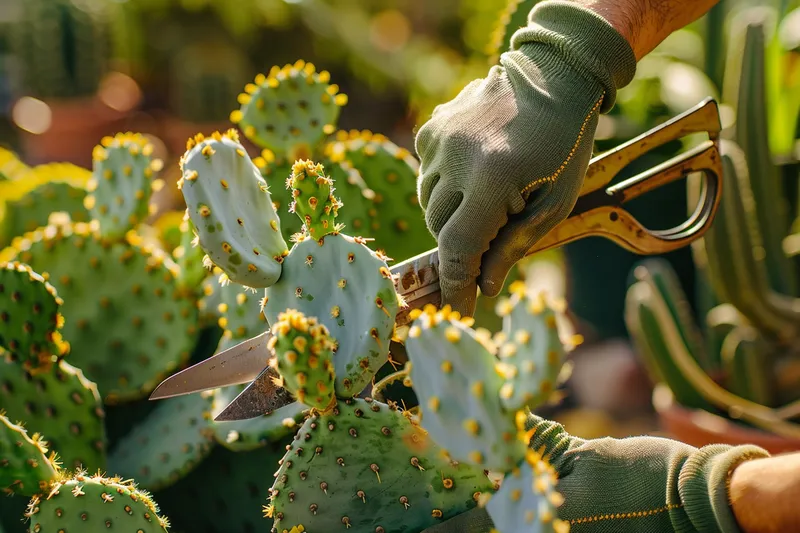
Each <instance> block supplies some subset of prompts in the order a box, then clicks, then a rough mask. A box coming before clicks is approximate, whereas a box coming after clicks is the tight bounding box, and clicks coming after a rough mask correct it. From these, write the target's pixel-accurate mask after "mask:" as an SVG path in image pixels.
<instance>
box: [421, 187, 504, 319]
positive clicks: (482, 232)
mask: <svg viewBox="0 0 800 533" xmlns="http://www.w3.org/2000/svg"><path fill="white" fill-rule="evenodd" d="M488 200H489V199H488V198H487V197H485V196H484V195H479V194H475V193H473V194H471V195H470V196H467V197H464V198H463V199H462V201H461V202H460V204H459V205H458V207H457V209H456V210H455V211H454V212H453V213H452V215H451V216H450V217H449V218H448V219H447V221H446V223H445V224H444V225H443V226H442V227H441V230H440V231H439V234H438V238H437V241H438V244H439V285H440V287H441V291H442V305H447V304H450V305H451V306H452V308H453V310H454V311H458V312H459V313H461V315H462V316H472V315H473V314H474V313H475V301H476V299H477V295H478V291H477V288H478V285H477V279H478V275H479V274H480V269H481V257H482V256H483V254H484V252H486V250H487V249H489V242H490V241H491V240H492V238H493V237H494V236H495V234H496V233H497V231H498V230H499V229H500V227H502V225H503V224H505V222H506V220H507V211H506V206H505V205H493V204H492V202H490V201H488Z"/></svg>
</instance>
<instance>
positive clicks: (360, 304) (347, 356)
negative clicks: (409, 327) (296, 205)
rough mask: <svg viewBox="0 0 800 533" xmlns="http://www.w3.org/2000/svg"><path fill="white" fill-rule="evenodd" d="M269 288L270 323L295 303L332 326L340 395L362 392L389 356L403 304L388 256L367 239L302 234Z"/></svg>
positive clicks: (266, 310)
mask: <svg viewBox="0 0 800 533" xmlns="http://www.w3.org/2000/svg"><path fill="white" fill-rule="evenodd" d="M266 292H267V295H266V297H265V299H264V315H265V316H266V317H267V322H269V323H270V324H273V323H275V322H277V320H278V315H279V314H280V313H282V312H284V311H285V310H286V309H297V310H298V311H300V312H302V313H303V314H305V315H307V316H314V317H317V319H318V320H319V322H320V323H321V324H324V325H325V326H326V327H327V328H328V330H329V331H330V334H331V336H332V337H333V338H334V339H335V342H336V350H335V355H334V358H333V362H334V366H335V375H336V394H337V396H343V397H347V396H354V395H356V394H358V393H359V392H361V391H362V390H363V389H364V387H365V386H366V385H367V384H368V383H369V382H370V380H371V379H372V376H373V375H374V374H375V372H377V370H378V369H379V368H380V367H381V366H382V365H383V364H384V363H385V362H386V361H387V359H388V354H389V342H390V340H391V339H392V334H393V332H394V320H395V316H396V314H397V310H398V309H399V305H400V304H399V302H398V296H397V293H396V292H395V288H394V282H393V281H392V277H391V273H390V271H389V268H388V266H387V265H386V262H385V261H384V260H383V259H382V258H381V257H380V256H379V255H378V254H377V253H375V252H373V251H372V250H370V249H369V248H368V247H367V246H366V244H365V241H364V240H363V239H360V238H353V237H349V236H347V235H343V234H336V235H328V236H326V237H325V238H324V240H322V241H321V242H317V241H315V240H313V239H309V238H305V239H303V238H300V239H299V242H297V243H296V244H295V245H294V246H293V247H292V250H291V252H290V253H289V255H288V257H286V260H285V261H284V264H283V274H282V276H281V278H280V279H279V280H278V282H277V283H276V284H275V285H273V286H272V287H269V288H268V289H267V291H266Z"/></svg>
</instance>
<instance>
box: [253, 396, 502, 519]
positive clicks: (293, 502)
mask: <svg viewBox="0 0 800 533" xmlns="http://www.w3.org/2000/svg"><path fill="white" fill-rule="evenodd" d="M493 490H494V487H493V484H492V482H491V481H490V480H489V478H488V477H487V476H486V475H485V474H484V472H483V470H482V469H479V468H475V467H472V466H470V465H466V464H456V463H453V462H451V461H449V460H447V459H445V458H444V457H443V456H442V454H441V449H440V448H439V447H438V446H436V444H434V442H433V441H431V440H430V438H428V436H427V435H426V433H425V431H424V430H422V429H421V428H420V427H419V426H418V425H417V424H416V423H415V422H414V421H413V419H412V418H411V417H410V415H409V413H407V412H405V413H404V412H400V411H398V410H397V409H396V408H395V407H391V406H389V405H386V404H383V403H380V402H377V401H374V400H371V399H360V398H355V399H349V400H344V401H340V402H339V403H338V405H337V406H336V407H335V408H334V409H333V410H332V411H331V413H330V414H327V415H322V416H312V417H310V418H308V419H307V420H306V422H305V423H304V424H303V427H302V428H300V431H299V432H298V434H297V437H296V438H295V440H294V442H293V443H292V446H291V447H290V448H289V449H288V451H287V452H286V455H285V456H284V457H283V459H282V462H281V467H280V469H279V470H278V472H277V478H276V481H275V484H274V485H273V487H272V490H271V496H270V498H271V500H272V502H271V505H270V506H269V507H268V508H267V515H268V516H270V517H272V519H273V520H274V528H275V529H276V530H277V531H287V530H290V529H291V528H292V527H294V526H303V527H304V528H305V530H306V531H365V532H366V531H369V532H373V531H381V532H383V533H395V532H396V533H400V532H404V531H421V530H423V529H425V528H427V527H430V526H433V525H435V524H437V523H440V522H442V521H444V520H447V519H449V518H451V517H453V516H455V515H457V514H460V513H462V512H465V511H467V510H469V509H470V508H472V507H475V506H476V505H477V499H478V498H479V496H480V494H481V493H483V492H491V491H493Z"/></svg>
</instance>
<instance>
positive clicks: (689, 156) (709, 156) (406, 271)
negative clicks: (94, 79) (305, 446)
mask: <svg viewBox="0 0 800 533" xmlns="http://www.w3.org/2000/svg"><path fill="white" fill-rule="evenodd" d="M720 130H721V127H720V121H719V110H718V107H717V103H716V102H715V101H714V100H713V99H711V98H708V99H705V100H703V101H702V102H701V103H699V104H698V105H697V106H695V107H693V108H692V109H689V110H688V111H686V112H684V113H682V114H680V115H678V116H676V117H675V118H673V119H671V120H669V121H667V122H665V123H664V124H662V125H660V126H658V127H656V128H653V129H652V130H650V131H648V132H645V133H644V134H642V135H640V136H638V137H636V138H634V139H631V140H630V141H628V142H626V143H624V144H622V145H620V146H618V147H617V148H614V149H613V150H610V151H609V152H606V153H604V154H601V155H599V156H597V157H595V158H593V159H592V160H591V161H590V163H589V168H588V170H587V173H586V178H585V180H584V184H583V187H582V188H581V191H580V194H579V197H578V200H577V201H576V203H575V206H574V207H573V209H572V212H571V213H570V215H569V216H568V217H567V218H566V219H565V220H564V221H562V222H561V223H560V224H559V225H558V226H556V227H555V228H554V229H553V230H552V231H550V233H548V234H547V235H546V236H545V237H544V238H543V239H541V240H540V241H539V242H537V243H536V244H535V245H534V246H533V247H532V248H531V249H530V250H528V252H527V254H526V255H531V254H534V253H536V252H540V251H544V250H547V249H550V248H556V247H558V246H562V245H564V244H567V243H569V242H573V241H576V240H578V239H582V238H585V237H589V236H602V237H605V238H608V239H610V240H612V241H613V242H615V243H617V244H618V245H619V246H622V247H623V248H625V249H627V250H630V251H632V252H634V253H637V254H640V255H653V254H660V253H664V252H668V251H671V250H675V249H678V248H681V247H683V246H686V245H688V244H689V243H691V242H693V241H694V240H696V239H698V238H700V237H702V235H703V234H704V233H705V231H706V230H707V229H708V227H709V226H710V225H711V222H712V221H713V219H714V216H715V214H716V211H717V207H718V205H719V201H720V197H721V194H722V168H721V163H720V157H719V152H718V146H717V139H718V137H719V133H720ZM695 133H707V134H708V137H709V139H708V140H707V141H704V142H702V143H700V144H699V145H697V146H695V147H694V148H692V149H690V150H688V151H687V152H685V153H683V154H680V155H678V156H676V157H674V158H673V159H671V160H669V161H667V162H665V163H663V164H661V165H658V166H656V167H654V168H652V169H650V170H648V171H646V172H643V173H642V174H639V175H637V176H634V177H632V178H630V179H628V180H625V181H623V182H622V183H619V184H617V185H611V186H609V185H610V183H611V181H612V180H613V179H614V177H616V176H617V175H618V174H619V173H620V171H621V170H622V169H623V168H625V167H626V166H627V165H628V164H629V163H631V162H632V161H634V160H635V159H636V158H638V157H640V156H641V155H643V154H644V153H646V152H648V151H650V150H652V149H653V148H656V147H658V146H661V145H663V144H665V143H667V142H670V141H673V140H677V139H680V138H682V137H684V136H686V135H689V134H695ZM694 173H702V174H703V176H704V185H705V187H704V192H703V194H702V195H701V197H700V200H699V204H698V207H697V208H696V209H695V212H694V213H693V214H692V215H691V216H690V217H689V218H688V220H687V221H686V222H684V223H683V224H681V225H679V226H676V227H675V228H671V229H669V230H664V231H653V230H649V229H647V228H645V227H644V226H643V225H642V224H641V223H639V221H637V220H636V219H635V218H634V217H633V216H632V215H631V214H630V213H628V212H627V211H626V210H625V209H623V207H622V205H623V204H624V203H625V202H627V201H629V200H631V199H633V198H636V197H638V196H641V195H643V194H645V193H646V192H649V191H652V190H654V189H657V188H659V187H661V186H663V185H665V184H667V183H670V182H673V181H676V180H678V179H682V178H685V177H687V176H688V175H690V174H694ZM518 216H525V212H523V213H521V214H520V215H518ZM438 264H439V258H438V252H437V249H433V250H430V251H428V252H425V253H423V254H420V255H418V256H416V257H413V258H411V259H408V260H406V261H404V262H402V263H400V264H398V265H395V266H394V267H393V268H392V269H391V271H392V274H394V275H395V276H396V278H397V282H396V288H397V292H398V293H399V294H400V295H402V296H403V297H404V299H405V300H406V302H407V303H408V307H407V308H406V309H403V310H402V311H401V312H400V313H398V315H397V319H396V323H397V326H398V327H402V326H404V325H406V324H407V323H408V322H409V320H408V314H409V313H410V312H411V310H412V309H419V308H422V307H423V306H425V305H426V304H429V303H430V304H433V305H436V306H438V305H439V304H440V292H439V276H438ZM268 339H269V332H265V333H262V334H261V335H259V336H258V337H254V338H252V339H249V340H247V341H244V342H243V343H241V344H238V345H236V346H234V347H232V348H229V349H227V350H225V351H223V352H220V353H218V354H216V355H214V356H212V357H210V358H209V359H207V360H205V361H202V362H200V363H197V364H195V365H194V366H191V367H189V368H187V369H185V370H183V371H181V372H178V373H177V374H175V375H173V376H171V377H169V378H167V379H166V380H164V381H163V382H162V383H161V384H160V385H159V386H158V387H157V388H156V390H155V391H153V394H152V395H151V396H150V399H160V398H169V397H171V396H178V395H182V394H191V393H193V392H200V391H203V390H208V389H214V388H219V387H226V386H229V385H236V384H241V383H247V382H249V381H252V383H251V384H250V386H248V387H247V388H246V389H245V390H244V391H242V393H240V394H239V396H237V397H236V398H235V399H234V400H233V402H231V403H230V405H228V407H226V408H225V410H224V411H222V413H220V414H219V415H218V416H217V418H216V420H239V419H246V418H253V417H257V416H261V415H264V414H269V413H270V412H272V411H274V410H275V409H278V408H280V407H282V406H284V405H288V404H289V403H291V402H292V401H293V400H292V398H291V395H290V394H289V393H288V392H287V391H286V390H285V389H282V388H279V387H276V386H274V383H273V382H272V378H273V377H276V376H277V371H275V370H274V369H272V368H271V367H269V366H268V365H267V359H268V358H269V355H268V353H267V348H266V343H267V341H268ZM254 380H255V381H254Z"/></svg>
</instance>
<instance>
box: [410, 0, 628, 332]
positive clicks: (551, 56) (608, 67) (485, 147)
mask: <svg viewBox="0 0 800 533" xmlns="http://www.w3.org/2000/svg"><path fill="white" fill-rule="evenodd" d="M500 62H501V65H502V66H495V67H492V69H491V70H490V71H489V74H488V76H487V77H486V78H484V79H481V80H476V81H474V82H472V83H470V84H469V85H467V86H466V87H465V88H464V89H463V90H462V91H461V93H460V94H459V95H458V96H457V97H456V98H455V99H453V100H452V101H450V102H448V103H446V104H443V105H440V106H438V107H437V108H436V109H435V110H434V112H433V114H432V117H431V119H430V120H429V121H428V122H427V123H425V124H424V125H423V126H422V127H421V128H420V130H419V132H418V134H417V138H416V150H417V153H418V154H419V157H420V160H421V168H420V178H419V183H418V191H417V192H418V195H419V200H420V205H421V206H422V208H423V210H424V211H425V218H426V222H427V224H428V227H429V229H430V231H431V232H432V233H433V234H434V236H436V238H437V241H438V244H439V261H440V263H439V276H440V282H441V288H442V300H443V302H444V303H449V304H450V305H452V307H453V308H454V309H455V310H456V311H459V312H460V313H461V314H463V315H470V316H471V315H472V313H473V312H474V309H475V299H476V296H477V284H478V281H480V288H481V291H482V292H483V293H484V294H487V295H488V296H496V295H497V293H498V292H499V291H500V290H501V288H502V285H503V282H504V280H505V278H506V276H507V274H508V272H509V270H510V269H511V267H513V265H514V264H515V263H516V262H517V261H518V260H519V259H521V258H522V257H523V256H524V254H525V252H526V251H527V250H528V249H529V248H530V247H531V246H533V244H535V243H536V242H537V241H538V240H539V239H541V238H542V237H543V236H544V235H545V234H547V233H548V232H549V231H550V230H551V229H552V228H553V227H555V226H556V225H557V224H558V223H560V222H561V221H562V220H563V219H564V218H566V216H567V215H568V214H569V212H570V211H571V209H572V207H573V206H574V204H575V201H576V199H577V196H578V193H579V191H580V189H581V185H582V183H583V178H584V175H585V173H586V169H587V167H588V164H589V160H590V158H591V155H592V145H593V138H594V133H595V129H596V127H597V120H598V115H599V114H600V113H603V112H606V111H608V110H609V109H610V108H611V107H612V106H613V103H614V100H615V98H616V91H617V89H618V88H620V87H623V86H625V85H627V84H628V83H629V82H630V80H631V79H632V77H633V75H634V72H635V69H636V59H635V56H634V54H633V51H632V49H631V47H630V45H629V44H628V42H627V41H626V40H625V39H624V38H623V37H622V36H621V35H620V34H619V33H618V32H617V31H616V30H615V29H614V28H613V27H612V26H611V25H610V24H609V23H608V22H607V21H605V20H604V19H603V18H602V17H600V16H599V15H597V14H595V13H594V12H592V11H590V10H588V9H586V8H583V7H581V6H579V5H577V4H575V3H573V2H569V1H561V0H547V1H545V2H542V3H540V4H538V5H537V6H536V7H535V8H534V9H533V10H532V11H531V14H530V16H529V25H528V26H527V27H526V28H524V29H521V30H519V31H517V33H516V34H515V35H514V37H513V40H512V51H510V52H507V53H505V54H503V56H502V57H501V60H500Z"/></svg>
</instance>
